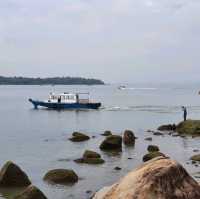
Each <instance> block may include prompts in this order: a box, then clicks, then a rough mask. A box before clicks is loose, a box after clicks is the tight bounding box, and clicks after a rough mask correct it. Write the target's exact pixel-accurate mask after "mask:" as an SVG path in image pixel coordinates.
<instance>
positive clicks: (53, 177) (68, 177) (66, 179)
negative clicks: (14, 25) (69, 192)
mask: <svg viewBox="0 0 200 199" xmlns="http://www.w3.org/2000/svg"><path fill="white" fill-rule="evenodd" d="M43 179H44V180H45V181H47V182H48V183H52V184H72V183H75V182H77V181H78V176H77V174H76V173H75V172H74V171H73V170H68V169H54V170H50V171H49V172H47V173H46V175H45V176H44V178H43Z"/></svg>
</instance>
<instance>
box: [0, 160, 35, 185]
mask: <svg viewBox="0 0 200 199" xmlns="http://www.w3.org/2000/svg"><path fill="white" fill-rule="evenodd" d="M30 184H31V181H30V180H29V178H28V176H27V175H26V173H25V172H24V171H22V170H21V168H20V167H19V166H18V165H16V164H14V163H13V162H11V161H8V162H6V164H4V166H3V167H2V169H1V171H0V186H1V187H25V186H29V185H30Z"/></svg>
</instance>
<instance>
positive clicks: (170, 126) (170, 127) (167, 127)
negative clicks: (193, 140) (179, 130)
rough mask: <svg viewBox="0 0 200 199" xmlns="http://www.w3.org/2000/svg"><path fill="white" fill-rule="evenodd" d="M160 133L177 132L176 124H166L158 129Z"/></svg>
mask: <svg viewBox="0 0 200 199" xmlns="http://www.w3.org/2000/svg"><path fill="white" fill-rule="evenodd" d="M158 130H159V131H175V130H176V125H175V124H166V125H162V126H160V127H158Z"/></svg>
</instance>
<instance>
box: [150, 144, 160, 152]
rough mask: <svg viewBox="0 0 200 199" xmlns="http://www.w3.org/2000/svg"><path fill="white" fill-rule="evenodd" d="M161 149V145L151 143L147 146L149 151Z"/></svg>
mask: <svg viewBox="0 0 200 199" xmlns="http://www.w3.org/2000/svg"><path fill="white" fill-rule="evenodd" d="M159 150H160V149H159V147H158V146H156V145H149V146H148V147H147V151H149V152H156V151H159Z"/></svg>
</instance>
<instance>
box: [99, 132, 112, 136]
mask: <svg viewBox="0 0 200 199" xmlns="http://www.w3.org/2000/svg"><path fill="white" fill-rule="evenodd" d="M101 135H103V136H109V135H112V132H111V131H104V133H102V134H101Z"/></svg>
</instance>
